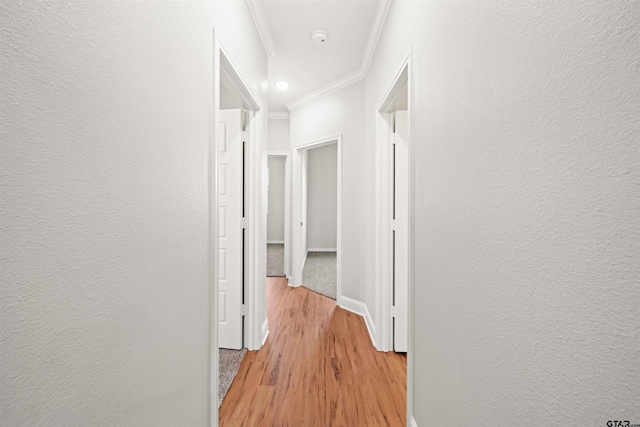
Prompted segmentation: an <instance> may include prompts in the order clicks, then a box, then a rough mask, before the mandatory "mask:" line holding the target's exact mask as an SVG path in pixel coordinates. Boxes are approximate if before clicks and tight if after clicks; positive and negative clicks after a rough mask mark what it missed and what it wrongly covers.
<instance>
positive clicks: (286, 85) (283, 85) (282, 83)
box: [275, 80, 289, 90]
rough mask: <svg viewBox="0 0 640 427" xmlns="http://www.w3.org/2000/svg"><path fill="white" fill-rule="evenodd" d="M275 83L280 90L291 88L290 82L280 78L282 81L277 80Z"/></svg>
mask: <svg viewBox="0 0 640 427" xmlns="http://www.w3.org/2000/svg"><path fill="white" fill-rule="evenodd" d="M275 85H276V87H277V88H278V89H280V90H287V89H289V83H287V82H285V81H284V80H280V81H278V82H276V83H275Z"/></svg>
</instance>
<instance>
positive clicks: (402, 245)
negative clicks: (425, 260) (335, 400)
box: [393, 111, 409, 352]
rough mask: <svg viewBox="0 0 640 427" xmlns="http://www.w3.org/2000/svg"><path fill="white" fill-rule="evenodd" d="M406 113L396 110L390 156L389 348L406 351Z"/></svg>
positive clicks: (407, 228) (407, 268) (407, 284)
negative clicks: (392, 210) (392, 310)
mask: <svg viewBox="0 0 640 427" xmlns="http://www.w3.org/2000/svg"><path fill="white" fill-rule="evenodd" d="M408 125H409V116H408V114H407V111H396V115H395V128H396V133H395V156H394V169H395V179H394V205H395V217H394V218H395V232H394V250H393V252H394V274H393V276H394V277H393V282H394V287H393V291H394V296H393V298H394V305H395V307H396V314H395V317H394V319H393V348H394V350H395V351H399V352H406V351H407V336H408V332H407V317H408V303H409V301H408V298H409V146H408V140H409V138H408V137H409V126H408Z"/></svg>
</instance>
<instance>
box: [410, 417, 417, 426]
mask: <svg viewBox="0 0 640 427" xmlns="http://www.w3.org/2000/svg"><path fill="white" fill-rule="evenodd" d="M409 425H410V426H411V427H418V423H416V419H415V418H413V417H411V419H410V420H409Z"/></svg>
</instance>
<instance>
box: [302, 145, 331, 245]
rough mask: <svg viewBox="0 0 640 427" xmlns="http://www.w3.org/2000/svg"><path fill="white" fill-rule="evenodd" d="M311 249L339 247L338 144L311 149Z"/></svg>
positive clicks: (309, 207)
mask: <svg viewBox="0 0 640 427" xmlns="http://www.w3.org/2000/svg"><path fill="white" fill-rule="evenodd" d="M307 192H308V195H307V197H308V198H307V248H308V249H309V250H313V249H333V250H335V249H336V248H337V240H336V239H337V235H338V233H337V231H338V217H337V215H338V144H337V143H336V144H330V145H326V146H324V147H320V148H314V149H311V150H309V170H308V182H307Z"/></svg>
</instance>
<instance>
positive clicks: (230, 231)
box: [218, 109, 244, 350]
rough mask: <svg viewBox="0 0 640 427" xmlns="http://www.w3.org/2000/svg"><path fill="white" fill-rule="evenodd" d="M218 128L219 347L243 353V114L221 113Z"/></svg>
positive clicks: (239, 112)
mask: <svg viewBox="0 0 640 427" xmlns="http://www.w3.org/2000/svg"><path fill="white" fill-rule="evenodd" d="M218 125H219V127H218V149H219V151H220V153H219V154H220V167H219V177H218V182H219V187H218V188H219V192H218V200H219V210H218V218H219V220H218V223H219V239H220V240H219V248H220V252H219V267H218V271H219V285H218V346H219V347H221V348H230V349H235V350H240V349H241V348H242V346H243V343H242V291H243V282H242V280H243V279H242V269H243V250H242V239H243V233H242V203H243V195H244V191H243V187H244V184H243V179H242V173H243V172H242V160H243V155H244V154H243V147H242V111H241V110H239V109H238V110H221V111H220V121H219V124H218Z"/></svg>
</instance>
